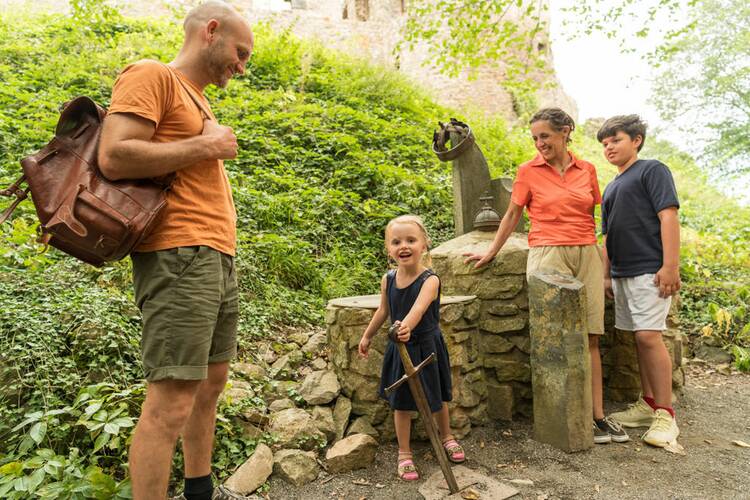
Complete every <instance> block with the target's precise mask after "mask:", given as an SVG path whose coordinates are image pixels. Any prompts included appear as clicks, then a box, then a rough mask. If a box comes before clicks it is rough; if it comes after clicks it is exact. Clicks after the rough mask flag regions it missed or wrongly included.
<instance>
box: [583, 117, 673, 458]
mask: <svg viewBox="0 0 750 500" xmlns="http://www.w3.org/2000/svg"><path fill="white" fill-rule="evenodd" d="M596 138H597V139H598V140H599V142H601V143H602V146H604V156H605V157H606V158H607V161H609V162H610V163H611V164H613V165H615V166H617V169H618V170H619V173H618V174H617V176H616V177H615V178H614V180H612V182H610V183H609V184H608V185H607V188H606V189H605V190H604V196H603V198H602V233H603V234H604V247H605V248H604V289H605V293H606V294H607V295H608V296H609V297H610V298H612V297H613V298H614V299H615V326H616V327H617V328H618V329H620V330H628V331H632V332H634V335H635V341H636V348H637V351H638V366H639V369H640V376H641V388H642V390H643V394H642V397H640V398H639V399H638V401H637V402H635V403H634V404H632V405H630V407H629V408H628V409H627V410H625V411H622V412H618V413H613V414H612V418H614V419H615V420H617V421H618V422H620V423H621V424H622V425H623V426H625V427H648V428H649V429H648V431H646V433H645V434H644V435H643V440H644V441H645V442H646V443H648V444H650V445H653V446H659V447H664V446H666V445H667V444H669V443H670V442H672V441H674V440H676V439H677V436H678V435H679V433H680V430H679V429H678V427H677V422H676V421H675V417H674V410H673V409H672V361H671V359H670V356H669V352H668V351H667V348H666V346H665V345H664V342H663V341H662V336H661V335H662V331H664V330H666V328H667V325H666V319H667V314H668V312H669V307H670V305H671V301H672V295H674V294H676V293H677V291H678V290H679V289H680V271H679V257H680V223H679V218H678V215H677V210H678V209H679V207H680V204H679V201H678V200H677V191H676V189H675V185H674V180H673V179H672V174H671V173H670V172H669V169H668V168H667V167H666V165H664V164H663V163H661V162H659V161H657V160H641V159H639V158H638V152H639V151H640V150H641V148H642V147H643V142H644V140H645V139H646V124H645V123H643V122H642V121H641V119H640V118H639V117H638V115H627V116H615V117H613V118H610V119H609V120H607V121H605V122H604V124H603V125H602V127H601V129H599V132H598V133H597V135H596Z"/></svg>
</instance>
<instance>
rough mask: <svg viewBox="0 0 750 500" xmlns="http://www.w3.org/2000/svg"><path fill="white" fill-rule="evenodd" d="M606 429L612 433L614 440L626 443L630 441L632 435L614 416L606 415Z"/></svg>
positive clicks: (608, 432)
mask: <svg viewBox="0 0 750 500" xmlns="http://www.w3.org/2000/svg"><path fill="white" fill-rule="evenodd" d="M604 427H605V428H604V431H605V432H607V434H609V435H610V437H611V438H612V441H614V442H615V443H626V442H628V441H630V436H628V433H627V432H625V429H623V428H622V426H621V425H620V424H619V423H617V421H616V420H614V419H613V418H612V417H604Z"/></svg>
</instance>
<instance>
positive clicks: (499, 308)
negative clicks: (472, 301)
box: [481, 300, 520, 316]
mask: <svg viewBox="0 0 750 500" xmlns="http://www.w3.org/2000/svg"><path fill="white" fill-rule="evenodd" d="M481 309H482V312H487V313H488V314H491V315H492V316H515V315H516V314H518V312H519V310H520V309H519V308H518V306H517V305H516V304H513V303H508V302H501V301H489V300H486V301H484V302H483V303H482V308H481Z"/></svg>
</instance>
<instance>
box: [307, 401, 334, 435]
mask: <svg viewBox="0 0 750 500" xmlns="http://www.w3.org/2000/svg"><path fill="white" fill-rule="evenodd" d="M312 419H313V422H314V423H315V427H317V429H318V430H319V431H320V432H322V433H323V434H325V436H326V439H327V440H328V442H329V443H332V442H334V441H335V440H336V423H335V422H334V420H333V410H332V409H331V408H330V407H328V406H316V407H314V408H313V411H312Z"/></svg>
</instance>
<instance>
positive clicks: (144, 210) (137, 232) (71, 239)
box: [0, 97, 169, 266]
mask: <svg viewBox="0 0 750 500" xmlns="http://www.w3.org/2000/svg"><path fill="white" fill-rule="evenodd" d="M106 113H107V112H106V110H105V109H103V108H101V107H100V106H98V105H97V104H96V103H94V101H92V100H91V99H89V98H88V97H78V98H76V99H73V100H72V101H70V102H68V103H67V104H66V105H65V107H64V109H63V111H62V113H61V114H60V120H59V121H58V123H57V128H56V129H55V137H54V138H53V139H52V140H51V141H50V142H49V144H47V145H46V146H45V147H44V148H42V150H41V151H39V152H38V153H36V154H33V155H31V156H28V157H26V158H24V159H23V160H21V166H22V167H23V175H22V176H21V177H20V178H19V179H18V180H17V181H16V182H14V183H13V184H12V185H11V186H10V187H9V188H8V189H5V190H2V191H0V194H2V195H5V196H11V197H12V196H15V197H16V199H15V200H14V201H13V203H12V204H11V206H10V207H8V209H7V210H5V212H3V214H2V215H0V223H2V222H5V220H6V219H7V218H8V217H9V216H10V214H11V212H12V211H13V210H14V209H15V207H16V206H17V205H18V204H19V203H20V202H21V201H22V200H23V199H24V198H26V196H27V195H28V193H29V191H31V198H32V201H33V202H34V206H35V207H36V213H37V215H38V216H39V222H40V225H39V228H38V231H39V240H38V241H40V242H41V243H45V244H47V243H48V244H49V245H52V246H53V247H55V248H58V249H60V250H62V251H63V252H65V253H67V254H69V255H72V256H73V257H76V258H78V259H80V260H82V261H84V262H88V263H89V264H93V265H94V266H101V265H103V264H104V263H105V262H108V261H116V260H120V259H122V258H123V257H125V256H126V255H128V254H129V253H130V252H131V251H132V250H133V249H134V248H135V247H136V246H137V245H138V243H140V241H141V240H143V238H144V237H145V236H146V235H147V234H148V233H149V231H150V230H151V229H152V228H153V227H154V223H155V222H156V220H157V218H158V216H159V212H160V211H161V209H162V208H163V207H164V205H165V203H166V191H167V190H168V189H169V184H168V183H165V184H159V183H157V182H155V181H154V180H151V179H140V180H119V181H109V180H107V179H105V178H104V176H102V174H101V172H100V171H99V167H98V165H97V149H98V145H99V135H100V134H101V128H102V121H103V120H104V116H105V115H106ZM24 182H26V183H28V186H29V187H27V188H26V189H22V188H21V185H23V183H24Z"/></svg>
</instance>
